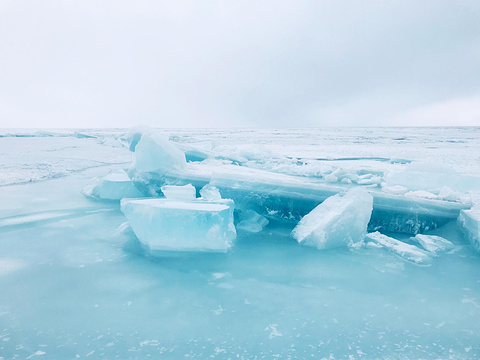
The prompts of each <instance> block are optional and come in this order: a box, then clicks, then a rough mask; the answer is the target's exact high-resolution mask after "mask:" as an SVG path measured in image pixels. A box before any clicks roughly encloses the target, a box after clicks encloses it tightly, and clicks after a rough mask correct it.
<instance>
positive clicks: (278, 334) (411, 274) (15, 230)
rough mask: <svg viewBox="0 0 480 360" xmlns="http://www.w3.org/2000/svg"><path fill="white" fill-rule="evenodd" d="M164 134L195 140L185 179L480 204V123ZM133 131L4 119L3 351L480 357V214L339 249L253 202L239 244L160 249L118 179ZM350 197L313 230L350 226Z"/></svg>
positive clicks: (29, 354) (0, 152) (188, 145)
mask: <svg viewBox="0 0 480 360" xmlns="http://www.w3.org/2000/svg"><path fill="white" fill-rule="evenodd" d="M156 132H157V133H159V134H163V135H166V137H167V138H169V139H170V140H171V141H172V142H173V143H174V144H175V145H176V146H177V147H178V148H179V149H180V150H182V151H183V152H185V154H186V157H187V161H189V163H188V164H189V165H188V166H189V167H188V169H187V170H188V171H186V174H187V175H188V176H191V177H194V178H196V179H200V178H202V177H203V176H213V178H214V179H216V182H217V185H218V184H220V185H222V184H223V185H225V184H231V185H232V186H233V188H234V189H235V186H239V185H238V183H240V182H242V181H244V182H245V181H247V180H249V179H248V177H249V176H250V174H255V176H259V174H262V173H261V172H259V171H268V172H269V174H270V175H269V177H265V178H259V177H257V178H254V179H251V180H252V181H253V183H254V185H255V181H256V182H257V183H258V184H259V186H258V187H259V188H261V187H262V186H266V185H265V184H267V185H268V181H274V182H275V184H277V183H280V184H281V181H283V180H284V179H286V177H285V176H291V175H295V176H297V178H294V180H291V181H292V184H293V185H292V187H291V188H292V189H294V190H295V186H296V185H297V184H303V181H305V180H308V182H309V184H313V185H312V186H317V185H318V186H319V187H321V188H322V189H323V188H326V189H334V190H335V189H342V188H349V187H361V188H363V189H364V190H365V191H368V192H370V193H372V194H373V196H374V205H373V207H374V209H375V207H376V206H377V207H378V206H379V204H380V206H383V208H382V209H385V208H388V204H389V203H388V201H390V200H391V199H395V198H396V197H398V198H401V199H403V200H402V201H404V203H405V204H417V205H418V206H419V209H422V207H424V206H425V207H426V206H427V205H428V204H440V205H438V208H435V209H436V210H435V211H441V210H442V209H443V208H442V206H444V207H445V206H447V210H448V211H450V212H451V213H452V214H457V213H458V212H459V211H460V209H468V208H470V207H474V208H475V209H477V208H478V206H479V205H480V128H345V129H337V128H328V129H285V130H259V129H239V130H207V129H196V130H157V131H156ZM133 134H135V131H132V130H129V129H102V130H98V129H90V130H84V129H83V130H12V129H9V130H0V360H3V359H5V360H6V359H24V358H32V359H37V358H38V359H74V358H105V359H113V358H119V359H145V358H153V359H157V358H158V359H182V358H184V359H188V358H189V359H206V358H216V359H229V358H232V359H237V358H238V359H255V358H257V359H272V358H279V359H305V358H315V359H476V358H480V345H479V344H480V255H479V252H478V251H475V249H474V248H473V247H472V246H471V245H470V243H469V240H468V238H467V236H466V235H465V234H464V233H463V232H462V231H461V226H460V225H461V224H462V221H463V223H464V224H466V225H467V226H468V227H469V229H471V231H473V232H475V231H476V229H477V228H476V226H478V225H477V224H478V219H480V218H479V217H478V211H477V210H467V211H465V212H463V213H462V214H463V215H462V217H461V222H460V223H457V222H456V221H455V219H453V218H452V219H453V220H452V221H449V222H447V223H445V224H442V226H440V227H438V228H437V229H433V230H432V229H428V228H427V229H425V228H422V231H423V232H424V234H423V235H417V236H415V235H414V234H404V233H400V232H398V233H386V234H385V232H384V233H382V234H381V233H380V232H381V229H380V232H376V229H375V228H374V229H369V232H370V234H369V235H368V236H367V237H366V239H365V243H364V246H358V247H355V248H348V247H338V248H330V249H326V250H319V249H317V248H316V247H308V246H303V245H300V244H299V243H297V241H296V240H295V238H294V237H292V235H291V232H292V229H293V227H294V226H295V221H296V220H295V219H293V217H292V219H293V220H295V221H293V220H292V221H293V222H292V223H282V222H281V221H272V220H278V219H282V218H281V217H279V218H275V214H273V212H274V211H273V210H272V213H271V214H270V215H271V217H269V219H270V223H269V222H268V221H267V220H266V219H265V218H264V217H263V216H261V215H259V214H256V213H255V212H253V215H252V214H249V213H248V211H245V212H244V213H243V215H242V214H240V215H241V216H243V218H242V223H243V226H240V227H238V226H237V239H236V240H235V241H234V244H233V246H232V248H231V249H230V250H229V251H228V252H227V253H198V254H195V253H190V254H183V253H182V254H175V255H169V256H164V255H165V254H164V255H162V256H161V257H154V256H152V254H150V253H149V252H148V251H146V249H145V248H144V247H143V246H142V245H141V244H140V242H139V241H138V240H137V237H136V236H135V234H134V232H133V231H132V228H130V226H128V223H126V221H127V219H126V218H125V216H124V215H123V214H122V212H121V211H120V202H119V201H118V199H117V200H115V199H116V191H117V189H118V191H121V192H127V191H128V193H129V194H137V191H138V190H136V189H133V188H132V184H131V183H129V184H128V185H129V186H130V187H125V186H123V185H122V186H120V185H121V184H123V183H122V182H125V179H126V181H127V182H128V178H127V177H126V174H125V173H124V172H123V170H126V169H128V168H129V167H131V166H132V164H133V162H134V159H135V156H134V153H132V152H131V151H130V150H129V148H130V147H131V146H132V138H133V137H132V136H133ZM137 141H138V140H137ZM205 159H206V160H205ZM202 164H203V165H202ZM219 166H225V169H227V170H228V171H230V170H231V169H237V170H238V169H240V170H238V171H231V172H226V173H225V174H223V175H221V176H219V175H218V172H216V170H215V169H217V168H218V167H219ZM232 166H233V167H232ZM235 166H238V168H235ZM271 173H273V174H271ZM107 174H111V175H109V176H107V177H105V176H106V175H107ZM205 174H207V175H205ZM211 174H213V175H211ZM140 175H142V174H140ZM99 179H103V181H104V182H103V183H100V184H101V186H103V187H104V188H100V190H101V191H100V190H99V189H97V192H95V191H94V189H95V185H96V184H98V183H99ZM139 179H140V180H142V179H143V178H142V177H139ZM236 182H238V183H236ZM116 184H117V185H118V188H114V186H116ZM140 185H141V184H140ZM105 187H107V188H108V190H109V191H105V190H106V189H105ZM254 188H255V187H254ZM85 189H89V190H88V191H85ZM132 189H133V190H132ZM267 189H268V187H267ZM306 189H307V190H308V187H307V188H306ZM143 190H145V189H143ZM220 190H221V191H222V189H220ZM334 190H332V191H334ZM207 193H208V191H207V192H205V194H207ZM105 194H106V195H105ZM232 194H233V192H232ZM306 194H307V196H308V192H307V193H306ZM94 195H98V196H94ZM222 195H223V194H222ZM304 195H305V194H304V193H302V196H304ZM102 196H105V198H104V199H105V200H102ZM136 196H137V195H135V196H134V195H132V197H136ZM211 196H213V198H214V197H215V196H216V195H215V194H213V195H211ZM375 199H376V200H375ZM379 199H380V200H379ZM287 200H288V199H287ZM375 201H377V203H375ZM382 201H383V203H382ZM370 202H371V200H370ZM140 203H141V202H140ZM154 203H155V202H154V201H153V202H152V204H154ZM332 204H333V205H332ZM360 204H361V203H360ZM425 204H427V205H425ZM445 204H446V205H445ZM343 205H345V204H343ZM330 206H333V207H335V209H337V208H338V209H339V212H340V210H341V209H342V208H341V206H342V203H341V202H338V203H335V202H331V204H330ZM359 206H360V205H359ZM370 206H371V205H370ZM395 206H396V207H397V210H398V206H399V205H398V204H397V205H395ZM428 206H430V205H428ZM435 206H437V205H435ZM153 207H154V206H153ZM177 207H179V208H182V207H183V205H181V206H180V205H179V206H177ZM197 207H199V208H202V206H200V205H198V206H197ZM169 208H170V209H172V211H174V210H175V206H173V205H172V204H170V205H169ZM348 208H349V207H348V206H345V209H348ZM350 208H352V209H353V210H351V212H350V215H349V216H350V218H348V217H344V218H343V219H344V220H343V221H330V220H328V219H324V216H323V215H322V214H323V212H322V209H320V210H318V211H317V212H315V213H313V214H312V216H311V217H310V218H307V219H308V221H304V223H303V224H304V225H305V226H307V225H308V226H307V228H306V229H305V228H304V229H303V230H304V231H305V232H306V234H307V233H308V234H307V235H308V236H311V235H310V233H314V235H315V234H316V232H320V230H322V229H323V228H322V229H320V230H318V229H316V228H315V227H316V226H319V227H321V226H320V225H321V224H322V221H321V220H322V219H323V220H325V222H326V223H327V222H328V224H329V225H328V226H329V229H332V228H333V229H336V228H337V229H338V231H344V230H341V229H343V228H348V227H351V226H349V224H350V223H352V224H353V222H354V220H355V216H353V217H352V214H355V212H358V211H359V210H357V209H356V207H354V206H351V207H350ZM188 209H193V207H190V208H188ZM193 210H194V209H193ZM382 211H383V210H382ZM409 211H411V209H405V213H406V214H407V215H405V218H401V219H400V218H399V219H398V222H399V225H398V226H399V228H401V226H402V225H403V224H402V223H400V221H409V219H408V213H409ZM146 214H147V213H146ZM146 214H145V216H146ZM262 215H265V216H267V217H268V215H269V214H267V213H265V214H262ZM290 215H291V214H290ZM380 215H381V216H385V215H384V214H380ZM380 215H379V216H380ZM148 216H153V215H152V214H151V213H148ZM455 216H457V215H455ZM315 217H317V219H318V220H317V219H315ZM319 217H320V218H322V219H320V218H319ZM171 219H172V220H169V223H170V224H171V226H172V227H175V226H182V219H175V217H174V216H172V218H171ZM252 219H253V220H252ZM350 219H351V220H350ZM327 220H328V221H327ZM334 220H335V219H334ZM390 220H391V221H393V222H395V221H397V219H396V218H394V219H390ZM413 220H415V219H413ZM413 220H412V221H413ZM417 220H418V219H417ZM249 221H250V222H249ZM147 223H148V221H147ZM260 223H261V225H260ZM252 224H253V225H252ZM319 224H320V225H319ZM459 224H460V225H459ZM340 225H341V226H340ZM373 225H375V224H373ZM163 226H164V225H163ZM312 228H313V231H311V230H312ZM249 229H250V232H249V231H248V230H249ZM251 229H254V231H252V230H251ZM363 231H365V230H363ZM296 233H298V230H297V232H296ZM294 234H295V232H294ZM317 235H318V234H317ZM317 235H315V236H317ZM352 236H353V235H352ZM317 238H318V237H317ZM325 239H326V240H325V241H327V240H329V239H330V241H331V242H333V243H338V242H340V243H341V242H342V239H341V238H340V239H336V238H335V239H333V240H334V241H333V240H331V239H332V238H328V237H325ZM318 247H319V248H321V246H318Z"/></svg>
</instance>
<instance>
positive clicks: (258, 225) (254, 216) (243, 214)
mask: <svg viewBox="0 0 480 360" xmlns="http://www.w3.org/2000/svg"><path fill="white" fill-rule="evenodd" d="M238 218H239V221H238V223H237V225H236V228H237V229H239V230H243V231H247V232H251V233H258V232H260V231H262V230H263V228H264V227H265V226H267V225H268V223H269V221H268V219H267V218H265V217H264V216H262V215H260V214H259V213H257V212H256V211H253V210H245V211H240V214H239V216H238Z"/></svg>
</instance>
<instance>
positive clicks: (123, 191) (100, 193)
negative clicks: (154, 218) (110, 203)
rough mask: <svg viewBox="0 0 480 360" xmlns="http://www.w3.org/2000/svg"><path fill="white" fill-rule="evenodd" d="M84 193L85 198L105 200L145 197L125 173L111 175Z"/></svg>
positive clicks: (84, 190) (86, 189) (89, 187)
mask: <svg viewBox="0 0 480 360" xmlns="http://www.w3.org/2000/svg"><path fill="white" fill-rule="evenodd" d="M82 192H83V194H84V195H85V196H88V197H92V198H95V199H105V200H120V199H123V198H137V197H143V194H142V193H141V192H140V191H139V190H138V189H137V188H136V187H135V186H134V185H133V183H132V181H131V180H130V178H129V177H128V175H127V173H126V172H125V171H119V172H113V173H110V174H108V175H107V176H105V177H103V178H101V179H99V180H98V181H97V182H96V183H95V184H93V185H91V186H88V187H86V188H85V189H83V191H82Z"/></svg>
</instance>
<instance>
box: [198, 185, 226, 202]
mask: <svg viewBox="0 0 480 360" xmlns="http://www.w3.org/2000/svg"><path fill="white" fill-rule="evenodd" d="M200 196H201V197H202V198H204V199H205V200H220V199H221V198H222V195H220V191H218V189H217V188H216V187H215V186H213V185H210V184H207V185H205V186H204V187H203V188H201V189H200Z"/></svg>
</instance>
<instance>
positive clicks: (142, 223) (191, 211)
mask: <svg viewBox="0 0 480 360" xmlns="http://www.w3.org/2000/svg"><path fill="white" fill-rule="evenodd" d="M121 209H122V212H123V213H124V214H125V216H126V217H127V219H128V222H129V224H130V226H131V227H132V229H133V231H134V232H135V235H136V236H137V237H138V239H139V240H140V242H141V243H142V244H143V245H145V246H146V247H148V248H149V249H150V250H151V251H220V252H225V251H227V250H228V249H229V247H230V246H231V245H232V241H233V240H234V239H235V237H236V232H235V227H234V225H233V202H232V201H231V200H219V201H205V200H202V199H198V200H192V201H181V200H170V199H160V198H158V199H123V200H122V201H121Z"/></svg>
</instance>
